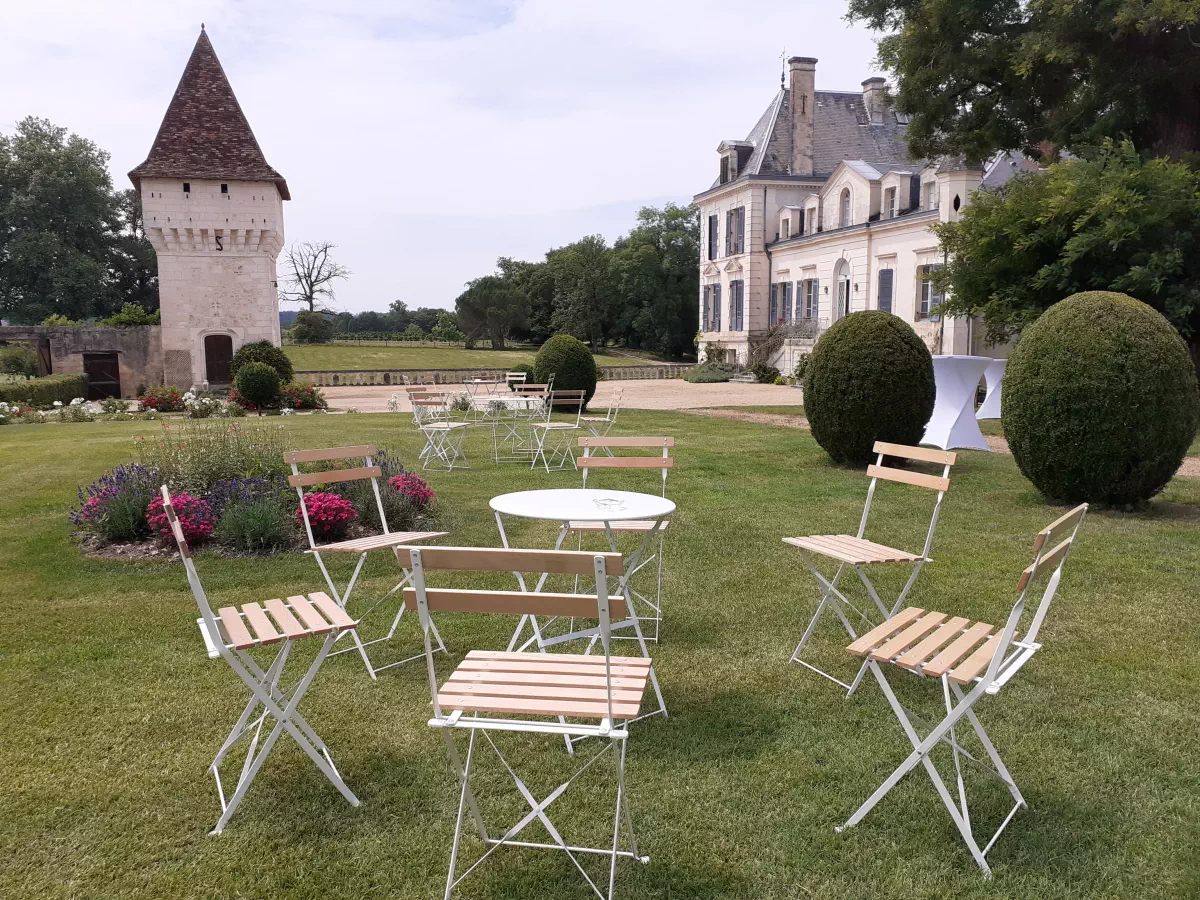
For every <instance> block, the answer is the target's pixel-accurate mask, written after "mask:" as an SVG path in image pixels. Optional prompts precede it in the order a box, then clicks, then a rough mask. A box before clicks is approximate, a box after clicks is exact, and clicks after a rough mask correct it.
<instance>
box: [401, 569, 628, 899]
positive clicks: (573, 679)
mask: <svg viewBox="0 0 1200 900" xmlns="http://www.w3.org/2000/svg"><path fill="white" fill-rule="evenodd" d="M410 552H411V555H412V571H413V585H412V587H411V588H406V589H405V596H406V598H408V599H413V600H415V602H416V604H417V609H418V611H419V612H420V616H421V623H422V626H423V627H424V629H425V660H426V666H427V669H428V676H429V690H430V694H431V695H432V698H433V718H432V719H430V720H429V725H430V727H431V728H438V729H441V730H442V734H443V736H444V737H445V739H446V749H447V751H448V753H449V756H450V764H451V765H452V766H453V767H454V770H455V774H456V775H457V776H458V779H459V783H460V791H459V800H458V818H457V821H456V822H455V826H454V841H453V844H452V847H451V850H450V871H449V874H448V875H447V876H446V892H445V894H444V897H445V898H446V900H449V897H450V895H451V893H452V892H453V891H454V888H455V887H456V886H457V885H458V884H459V883H460V882H461V881H462V880H463V879H464V878H466V877H467V875H469V874H470V873H471V872H473V871H474V870H475V869H476V867H478V866H479V865H480V864H481V863H482V862H483V861H484V860H485V859H487V858H488V857H489V856H491V855H492V853H494V852H495V851H496V850H497V849H498V848H500V847H505V846H508V847H525V848H534V849H546V850H561V851H563V852H565V853H566V854H567V856H568V857H569V858H570V860H571V862H572V863H574V865H575V868H576V869H578V870H579V872H580V874H582V875H583V877H584V879H585V880H586V881H587V883H588V885H589V886H590V887H591V888H592V890H593V891H594V892H595V893H596V895H597V896H598V897H600V898H602V900H603V898H605V897H607V898H609V900H611V898H612V896H613V885H614V881H615V879H616V869H617V859H618V858H620V857H625V858H628V859H636V860H639V861H640V862H643V863H647V862H649V857H646V856H639V855H638V849H637V841H636V839H635V837H634V833H633V820H632V816H631V814H630V811H629V799H628V797H627V796H626V794H625V752H626V746H627V743H628V739H629V731H628V728H627V727H626V723H627V722H628V721H629V720H630V719H633V718H636V717H637V714H638V709H639V707H640V705H641V702H642V695H643V694H644V693H645V690H646V682H647V673H648V672H649V670H650V660H649V659H645V658H643V657H620V656H612V655H611V652H610V650H611V648H610V641H609V637H610V635H609V624H610V621H611V619H612V618H617V619H621V618H623V617H624V616H625V599H624V597H622V596H620V595H619V594H618V595H614V596H610V595H609V593H608V579H609V577H610V576H619V575H620V574H621V573H622V563H621V555H620V554H619V553H577V552H574V551H561V550H560V551H554V550H505V549H490V548H488V549H476V548H463V547H425V548H417V547H414V548H412V550H411V551H410ZM434 570H457V571H471V572H514V571H515V572H541V573H559V574H565V575H576V576H578V575H588V576H591V577H593V578H594V579H595V583H596V590H595V593H592V594H552V593H532V592H524V591H493V590H463V589H458V588H455V589H444V588H433V587H429V586H428V584H427V581H426V573H427V572H432V571H434ZM433 611H446V612H451V611H452V612H492V613H506V614H509V615H527V614H537V615H558V616H588V617H596V618H598V619H599V620H600V641H601V644H602V646H603V648H604V655H603V656H599V655H596V656H577V655H568V654H540V653H503V652H493V651H479V650H472V651H471V652H470V653H468V654H467V656H466V659H464V660H463V662H462V663H461V664H460V665H459V666H458V668H457V669H455V671H454V673H453V674H452V675H451V676H450V678H449V680H448V681H446V682H445V683H444V684H443V685H442V686H441V688H439V687H438V683H437V676H436V673H435V670H434V661H433V650H432V642H431V634H432V624H433V623H432V620H431V619H430V613H431V612H433ZM510 717H511V718H510ZM567 719H572V720H584V721H582V722H576V721H571V722H568V721H566V720H567ZM547 720H550V721H547ZM597 722H598V724H596V723H597ZM462 729H465V730H467V731H469V732H470V739H469V741H468V744H467V758H466V764H465V765H464V764H463V763H462V762H461V759H460V756H459V753H458V750H457V748H456V746H455V743H454V737H453V734H452V732H453V731H454V730H462ZM503 732H521V733H524V734H543V735H553V736H555V737H561V736H566V737H571V736H575V737H576V738H580V737H596V738H601V739H602V740H604V742H605V743H604V746H603V747H601V748H600V749H599V750H598V751H597V752H596V753H595V754H594V755H593V756H591V757H590V758H589V759H588V760H587V762H585V763H584V764H583V765H582V766H581V767H580V768H579V769H577V770H576V772H575V774H573V775H572V776H571V777H570V778H568V779H567V780H566V781H565V782H563V783H562V784H560V785H559V786H558V787H556V788H555V789H554V790H553V791H551V792H550V793H549V794H547V795H546V796H545V798H544V799H541V800H539V799H537V798H536V797H535V796H534V794H533V792H532V791H531V790H530V788H529V787H527V786H526V784H525V782H524V781H523V780H522V778H521V777H520V776H519V775H518V774H517V773H516V771H515V770H514V768H513V766H512V765H511V764H510V763H509V761H508V760H506V759H505V758H504V756H503V754H502V753H501V752H500V748H499V746H497V741H496V739H495V738H493V734H499V733H503ZM480 737H482V740H483V741H486V742H487V744H488V745H490V746H491V748H492V750H494V751H495V753H496V756H498V757H499V758H500V761H501V763H503V765H504V768H505V769H506V770H507V771H508V773H509V774H510V775H511V776H512V778H513V782H514V784H515V786H516V789H517V791H518V793H520V795H521V796H522V797H523V798H524V800H525V802H526V803H527V804H528V805H529V807H530V809H529V812H527V813H526V814H525V815H524V816H523V817H522V818H521V819H520V820H519V821H518V822H516V824H514V825H512V826H511V827H509V828H506V829H504V830H501V829H495V830H489V829H488V827H487V825H486V824H485V822H484V818H483V815H482V813H481V811H480V807H479V804H478V802H477V800H476V797H475V793H474V791H473V789H472V786H471V776H472V775H473V774H474V772H475V770H476V768H477V767H478V761H477V760H476V753H475V751H476V744H477V743H479V739H480ZM610 752H611V756H612V761H613V765H614V769H615V775H616V782H617V784H616V803H615V805H614V807H613V813H612V815H613V834H612V844H611V847H610V846H603V847H587V846H579V845H575V844H569V843H567V841H566V839H565V838H564V837H563V836H562V833H561V832H560V831H559V829H558V828H557V827H556V826H555V825H554V824H553V823H552V822H551V821H550V818H549V816H548V815H547V812H546V811H547V809H548V808H549V807H550V805H551V804H552V803H554V802H556V801H557V800H558V799H559V797H561V796H562V794H563V793H564V792H565V791H566V790H567V788H568V787H570V785H571V783H572V782H574V781H575V779H576V778H578V777H579V775H581V774H582V773H583V772H585V771H586V770H588V769H589V768H591V767H592V764H593V763H595V762H596V761H597V760H599V759H600V758H601V757H603V756H607V755H609V754H610ZM468 815H469V817H470V819H471V822H473V824H474V826H475V829H476V830H477V831H478V833H479V838H480V840H481V841H482V842H483V844H484V845H485V847H486V850H485V851H484V852H483V854H482V855H481V856H480V857H479V858H478V859H476V860H475V861H474V862H473V863H471V865H470V866H468V867H467V868H466V869H464V870H463V872H462V873H461V874H456V870H457V863H458V855H459V850H460V848H461V843H462V837H463V826H464V824H467V826H468V828H470V823H465V819H466V818H467V816H468ZM535 819H536V820H537V821H538V822H539V823H540V824H541V826H542V828H543V829H544V830H545V831H546V833H547V834H548V835H549V840H548V841H533V840H518V836H519V835H520V834H521V832H523V831H524V830H525V828H526V827H527V826H528V825H530V824H531V823H532V822H533V821H534V820H535ZM622 823H623V824H624V830H625V833H626V836H627V840H628V845H629V849H622V847H621V831H622ZM496 835H499V836H496ZM583 854H595V855H599V856H603V857H608V859H609V865H608V891H607V893H605V892H602V891H601V889H600V888H599V887H597V885H596V881H594V880H593V879H592V877H591V876H590V875H588V873H587V871H586V870H585V868H584V867H583V866H582V865H581V864H580V860H579V857H580V856H582V855H583Z"/></svg>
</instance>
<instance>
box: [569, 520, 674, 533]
mask: <svg viewBox="0 0 1200 900" xmlns="http://www.w3.org/2000/svg"><path fill="white" fill-rule="evenodd" d="M670 524H671V522H670V520H669V519H663V522H662V524H661V525H660V526H659V531H666V530H667V526H668V525H670ZM608 527H609V528H610V529H612V530H613V531H636V532H646V531H653V530H654V523H653V522H644V521H633V522H609V523H608ZM568 528H569V529H570V530H571V531H604V523H603V522H582V521H579V522H577V521H574V520H572V521H571V522H569V523H568Z"/></svg>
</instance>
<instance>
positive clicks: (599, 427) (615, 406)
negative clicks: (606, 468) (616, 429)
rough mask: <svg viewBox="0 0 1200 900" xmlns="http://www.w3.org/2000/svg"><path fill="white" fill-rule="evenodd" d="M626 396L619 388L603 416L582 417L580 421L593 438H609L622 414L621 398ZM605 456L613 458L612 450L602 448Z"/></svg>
mask: <svg viewBox="0 0 1200 900" xmlns="http://www.w3.org/2000/svg"><path fill="white" fill-rule="evenodd" d="M624 394H625V389H624V388H617V389H616V390H615V391H613V395H612V398H611V399H610V400H609V401H608V410H607V411H606V412H605V413H604V415H602V416H582V417H580V419H579V421H580V422H582V423H583V424H584V426H585V427H586V428H587V430H588V431H590V432H591V433H592V437H597V438H602V437H608V434H609V432H610V431H612V429H613V426H614V425H616V424H617V415H618V414H619V413H620V412H621V398H622V397H623V396H624ZM600 449H602V450H603V451H604V455H605V456H613V455H614V454H613V452H612V450H610V449H608V448H607V447H601V448H600Z"/></svg>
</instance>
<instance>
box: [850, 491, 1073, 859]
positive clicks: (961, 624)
mask: <svg viewBox="0 0 1200 900" xmlns="http://www.w3.org/2000/svg"><path fill="white" fill-rule="evenodd" d="M1086 513H1087V504H1083V505H1081V506H1077V507H1076V508H1075V509H1073V510H1071V511H1070V512H1068V513H1067V514H1066V515H1064V516H1061V517H1060V518H1058V519H1057V520H1055V521H1054V522H1051V523H1050V524H1049V525H1048V526H1046V527H1045V528H1043V529H1042V530H1041V531H1040V532H1039V533H1038V535H1037V538H1036V539H1035V540H1034V547H1033V553H1034V557H1033V563H1032V564H1031V565H1030V566H1028V567H1027V568H1026V569H1025V570H1024V571H1023V572H1022V573H1021V577H1020V580H1019V581H1018V582H1017V593H1018V596H1017V600H1016V602H1015V603H1014V604H1013V608H1012V611H1011V612H1010V613H1009V615H1008V618H1007V620H1006V621H1005V623H1004V625H1003V626H1002V627H1000V628H996V627H995V626H993V625H990V624H988V623H987V622H975V621H972V620H970V619H968V618H966V617H965V616H950V615H947V614H946V613H941V612H936V611H933V610H924V609H920V608H918V607H911V606H910V607H907V608H905V609H903V610H901V611H900V612H898V613H896V614H895V615H894V616H890V617H889V618H888V619H887V620H886V621H885V622H883V623H882V624H880V625H877V626H875V627H874V628H872V629H871V630H870V631H868V632H866V633H865V634H863V635H861V636H859V637H857V638H855V639H854V640H853V641H852V642H851V643H850V646H848V647H847V648H846V650H847V651H848V652H849V653H850V654H851V655H853V656H856V657H859V658H860V659H862V660H864V664H865V665H866V666H867V667H868V668H870V670H871V674H872V675H874V676H875V680H876V681H878V682H879V686H880V687H881V688H882V689H883V693H884V696H885V697H886V698H887V701H888V704H889V705H890V706H891V707H892V711H893V712H894V713H895V715H896V718H897V720H898V721H899V723H900V725H901V727H902V729H903V731H904V734H905V735H906V736H907V738H908V741H909V743H910V744H911V745H912V752H911V753H910V754H909V755H908V758H907V759H905V760H904V762H903V763H901V764H900V765H899V767H897V768H896V770H895V771H893V772H892V774H891V775H889V776H888V778H887V779H886V780H885V781H884V782H883V784H881V785H880V786H879V787H878V788H877V789H876V791H875V793H873V794H872V795H871V796H870V797H869V798H867V800H866V802H865V803H863V804H862V806H860V807H859V808H858V810H857V811H856V812H855V813H854V815H852V816H851V817H850V818H849V819H848V820H847V821H846V824H845V825H843V826H841V827H840V828H838V829H837V831H839V832H841V831H844V830H845V829H847V828H850V827H853V826H854V825H857V824H858V823H859V822H861V821H862V819H863V817H864V816H866V814H867V813H869V812H870V811H871V810H872V809H873V808H874V807H875V804H877V803H878V802H879V801H880V800H881V799H883V797H884V796H886V795H887V793H888V792H889V791H890V790H891V789H892V788H893V787H895V786H896V785H897V784H898V783H899V782H900V780H901V779H902V778H904V776H905V775H907V774H908V773H909V772H911V771H912V770H913V769H915V768H916V767H917V766H918V765H920V766H923V767H924V768H925V771H926V772H927V773H928V774H929V778H930V781H932V782H933V785H934V787H935V788H936V790H937V793H938V796H940V797H941V799H942V803H943V804H944V805H945V807H946V809H947V811H948V812H949V813H950V817H951V818H952V819H953V820H954V824H955V825H956V826H957V827H958V832H959V834H960V835H962V838H963V841H964V842H965V843H966V845H967V849H968V850H970V852H971V856H972V857H973V858H974V860H975V862H976V864H977V865H978V866H979V867H980V868H981V869H982V870H983V872H984V875H985V876H988V877H990V876H991V868H990V867H989V866H988V863H987V853H988V851H989V850H990V849H991V848H992V846H993V845H994V844H995V842H996V839H997V838H998V837H1000V833H1001V832H1002V831H1003V830H1004V829H1005V827H1006V826H1007V825H1008V823H1009V822H1010V821H1012V818H1013V816H1014V815H1015V814H1016V812H1017V810H1019V809H1020V808H1021V807H1023V806H1024V805H1025V798H1024V797H1022V796H1021V791H1020V789H1019V788H1018V787H1017V784H1016V782H1015V781H1014V780H1013V777H1012V775H1011V774H1009V771H1008V769H1007V768H1006V767H1005V765H1004V761H1003V760H1002V759H1001V758H1000V754H999V753H997V752H996V748H995V746H994V745H993V744H992V741H991V738H989V737H988V734H987V732H986V731H984V728H983V725H982V723H981V722H980V721H979V717H978V716H977V715H976V714H975V707H976V705H977V704H978V703H979V701H980V700H982V699H983V698H984V697H994V696H996V695H998V694H999V693H1000V692H1001V690H1002V689H1003V688H1004V686H1005V685H1006V684H1007V683H1008V682H1009V681H1010V680H1011V679H1012V678H1013V677H1014V676H1016V674H1017V673H1018V672H1019V671H1020V670H1021V669H1022V668H1023V667H1024V666H1025V664H1026V663H1028V662H1029V660H1030V659H1032V658H1033V656H1034V654H1035V653H1037V652H1038V651H1039V650H1040V649H1041V648H1042V645H1041V644H1040V643H1038V633H1039V631H1040V630H1041V627H1042V622H1043V620H1044V619H1045V616H1046V612H1047V610H1048V608H1049V606H1050V601H1051V600H1053V599H1054V594H1055V592H1056V591H1057V590H1058V585H1059V583H1060V581H1061V579H1062V570H1063V563H1064V562H1065V561H1066V558H1067V555H1068V554H1069V552H1070V550H1071V545H1072V543H1073V542H1074V540H1075V536H1076V534H1078V533H1079V526H1080V525H1081V524H1082V523H1083V518H1084V515H1085V514H1086ZM1043 576H1046V577H1043ZM1042 581H1045V585H1046V586H1045V589H1044V591H1043V593H1042V598H1041V600H1040V601H1039V602H1038V605H1037V609H1036V610H1035V612H1034V613H1033V616H1032V617H1031V618H1030V620H1029V623H1028V625H1027V626H1026V628H1025V633H1024V635H1023V636H1022V634H1021V632H1019V631H1018V630H1017V626H1018V625H1019V624H1020V623H1021V621H1022V617H1023V615H1024V612H1025V606H1026V600H1027V599H1028V598H1029V596H1030V591H1031V589H1032V588H1033V586H1034V585H1035V584H1038V583H1040V582H1042ZM885 666H889V667H894V668H890V669H888V671H893V672H894V671H896V670H897V669H898V670H900V671H902V672H907V673H910V674H912V675H916V676H918V677H922V678H934V679H938V680H940V681H941V688H942V691H941V693H942V697H943V700H944V701H945V707H946V715H945V718H943V719H942V721H941V722H940V723H938V724H937V725H935V726H934V727H933V728H930V729H929V730H928V732H927V733H926V735H925V737H923V738H922V737H921V736H920V735H919V734H918V732H917V729H916V727H914V725H913V723H912V721H911V720H910V715H909V713H908V711H907V710H906V709H905V708H904V706H903V704H901V703H900V701H899V699H898V698H897V697H896V693H895V691H893V690H892V686H891V684H889V683H888V679H887V676H886V675H885V674H884V672H885V669H884V667H885ZM964 719H965V720H966V722H967V723H968V724H969V725H970V727H971V729H972V730H973V731H974V733H975V736H976V737H977V738H978V741H979V743H980V744H982V746H983V751H984V754H985V756H986V758H983V759H980V758H976V757H975V756H972V755H971V754H970V753H968V752H967V751H966V750H965V749H963V747H962V745H961V744H960V743H959V741H958V735H957V733H956V726H957V725H960V724H962V723H963V720H964ZM943 742H945V743H947V744H949V745H950V747H951V749H952V751H953V755H954V771H955V775H956V776H957V781H958V785H957V786H958V799H957V802H956V801H955V799H954V798H953V797H952V796H951V794H950V792H949V790H947V788H946V785H945V782H943V781H942V776H941V774H940V773H939V772H938V770H937V767H936V766H935V765H934V764H933V762H932V760H931V759H930V753H931V751H932V750H933V749H934V748H935V747H936V746H937V745H938V744H940V743H943ZM964 756H965V757H967V758H968V759H969V760H971V761H972V762H975V763H976V764H977V765H978V766H979V767H981V768H982V769H983V770H984V771H985V772H988V773H990V774H992V775H994V776H996V777H997V778H999V779H1000V781H1001V782H1003V784H1004V785H1005V787H1007V788H1008V791H1009V793H1010V794H1011V795H1012V798H1013V801H1014V805H1013V807H1012V809H1010V810H1009V812H1008V815H1007V816H1005V817H1004V820H1003V821H1002V822H1001V823H1000V826H999V827H998V828H997V829H996V831H995V832H994V833H993V834H992V836H991V838H990V839H989V840H988V841H987V842H986V843H985V844H984V845H983V847H982V848H981V847H980V845H979V843H978V842H977V841H976V840H975V835H974V831H973V829H972V824H971V815H970V810H969V808H968V804H967V792H966V789H965V787H964V785H963V777H962V765H961V757H964Z"/></svg>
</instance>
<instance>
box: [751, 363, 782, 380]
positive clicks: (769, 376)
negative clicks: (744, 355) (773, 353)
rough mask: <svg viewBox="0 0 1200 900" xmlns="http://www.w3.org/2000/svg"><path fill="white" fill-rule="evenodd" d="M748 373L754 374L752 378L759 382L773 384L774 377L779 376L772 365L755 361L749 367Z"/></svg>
mask: <svg viewBox="0 0 1200 900" xmlns="http://www.w3.org/2000/svg"><path fill="white" fill-rule="evenodd" d="M750 374H751V375H753V376H754V380H755V381H757V382H758V383H759V384H774V383H775V379H776V378H778V377H779V370H778V369H777V368H775V367H774V366H768V365H767V364H766V363H761V362H760V363H755V364H754V365H752V366H751V367H750Z"/></svg>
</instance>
